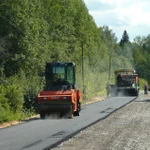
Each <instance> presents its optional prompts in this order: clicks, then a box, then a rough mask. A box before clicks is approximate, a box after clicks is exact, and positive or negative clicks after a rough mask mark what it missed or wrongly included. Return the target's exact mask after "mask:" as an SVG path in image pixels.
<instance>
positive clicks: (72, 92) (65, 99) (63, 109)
mask: <svg viewBox="0 0 150 150" xmlns="http://www.w3.org/2000/svg"><path fill="white" fill-rule="evenodd" d="M75 67H76V65H75V64H74V63H73V62H67V63H63V62H55V63H54V62H52V63H46V68H45V79H46V85H45V88H44V90H43V91H41V92H40V93H39V94H38V104H39V113H40V117H41V118H42V119H43V118H45V116H46V115H50V114H51V113H55V112H56V113H59V114H60V116H65V117H67V118H73V116H79V112H80V110H81V99H82V98H81V91H80V90H79V89H76V85H75V83H76V78H75Z"/></svg>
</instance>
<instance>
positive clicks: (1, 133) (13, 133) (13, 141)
mask: <svg viewBox="0 0 150 150" xmlns="http://www.w3.org/2000/svg"><path fill="white" fill-rule="evenodd" d="M135 98H136V97H112V98H108V99H105V100H103V101H100V102H96V103H93V104H89V105H84V106H83V107H82V110H81V113H80V116H79V117H74V118H73V119H54V118H53V119H52V118H47V119H45V120H41V119H40V118H35V119H34V120H31V121H26V122H24V123H22V124H18V125H15V126H11V127H7V128H4V129H0V150H44V149H49V148H52V147H54V146H56V145H57V144H58V143H60V142H62V141H64V140H65V139H68V138H69V137H72V136H73V135H75V134H76V133H78V132H79V131H81V130H83V129H85V128H87V127H88V126H90V125H92V124H94V123H96V122H97V121H99V120H101V119H104V118H106V117H107V116H109V115H110V114H111V113H112V112H114V111H116V110H118V109H119V108H121V107H123V106H125V105H126V104H128V103H130V102H131V101H133V100H134V99H135Z"/></svg>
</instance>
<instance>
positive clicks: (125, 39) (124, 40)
mask: <svg viewBox="0 0 150 150" xmlns="http://www.w3.org/2000/svg"><path fill="white" fill-rule="evenodd" d="M127 43H129V35H128V33H127V31H126V30H124V32H123V35H122V38H121V40H120V46H124V45H125V44H127Z"/></svg>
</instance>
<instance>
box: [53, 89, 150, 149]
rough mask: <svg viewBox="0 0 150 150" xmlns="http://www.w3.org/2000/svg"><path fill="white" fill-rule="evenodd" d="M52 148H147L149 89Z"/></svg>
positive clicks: (149, 135)
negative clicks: (145, 93) (147, 92)
mask: <svg viewBox="0 0 150 150" xmlns="http://www.w3.org/2000/svg"><path fill="white" fill-rule="evenodd" d="M52 150H150V93H149V94H147V95H144V94H143V92H142V93H141V94H140V96H139V97H138V98H137V99H136V100H134V101H132V102H131V103H129V104H128V105H126V106H125V107H123V108H121V109H119V110H117V111H116V112H114V113H113V114H111V115H110V116H109V117H107V118H106V119H104V120H101V121H99V122H97V123H96V124H94V125H92V126H90V127H88V128H86V129H85V130H83V131H81V132H80V133H78V134H77V135H75V136H74V137H72V138H71V139H69V140H67V141H65V142H63V143H61V144H60V145H58V146H57V147H55V148H53V149H52Z"/></svg>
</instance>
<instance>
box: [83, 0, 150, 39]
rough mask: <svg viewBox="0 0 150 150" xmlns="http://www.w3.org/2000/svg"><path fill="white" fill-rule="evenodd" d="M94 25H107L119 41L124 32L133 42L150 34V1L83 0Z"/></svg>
mask: <svg viewBox="0 0 150 150" xmlns="http://www.w3.org/2000/svg"><path fill="white" fill-rule="evenodd" d="M83 1H84V3H85V4H86V6H87V8H88V10H89V14H90V15H91V16H93V19H94V21H95V23H96V25H97V26H98V27H99V26H100V27H102V26H104V25H107V26H108V27H109V29H111V30H112V32H113V33H115V35H116V37H117V38H118V41H120V40H121V38H122V35H123V32H124V30H126V31H127V33H128V35H129V40H130V41H133V39H134V38H135V37H136V36H147V35H148V34H150V8H149V7H150V0H83Z"/></svg>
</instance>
